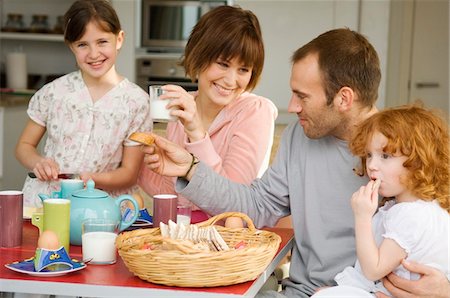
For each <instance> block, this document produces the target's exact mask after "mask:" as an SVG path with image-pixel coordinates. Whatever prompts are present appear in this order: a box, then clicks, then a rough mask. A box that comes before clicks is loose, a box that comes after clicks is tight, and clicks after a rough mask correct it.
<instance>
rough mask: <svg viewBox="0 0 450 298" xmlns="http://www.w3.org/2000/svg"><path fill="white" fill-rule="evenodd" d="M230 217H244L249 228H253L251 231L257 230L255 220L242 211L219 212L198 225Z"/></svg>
mask: <svg viewBox="0 0 450 298" xmlns="http://www.w3.org/2000/svg"><path fill="white" fill-rule="evenodd" d="M228 217H239V218H241V219H243V220H244V221H245V222H246V223H247V227H248V229H249V230H251V231H254V230H256V228H255V225H254V224H253V221H252V220H251V218H250V217H248V215H247V214H245V213H241V212H224V213H221V214H218V215H216V216H213V217H211V218H209V219H208V220H206V221H203V222H200V223H198V224H197V225H198V226H199V227H203V226H212V225H214V224H215V223H216V222H218V221H219V220H221V219H224V218H228Z"/></svg>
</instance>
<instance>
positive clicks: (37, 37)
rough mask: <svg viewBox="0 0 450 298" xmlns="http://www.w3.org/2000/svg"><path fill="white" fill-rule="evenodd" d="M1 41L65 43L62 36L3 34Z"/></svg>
mask: <svg viewBox="0 0 450 298" xmlns="http://www.w3.org/2000/svg"><path fill="white" fill-rule="evenodd" d="M0 39H4V40H6V39H9V40H32V41H56V42H64V36H63V35H62V34H43V33H16V32H2V34H0Z"/></svg>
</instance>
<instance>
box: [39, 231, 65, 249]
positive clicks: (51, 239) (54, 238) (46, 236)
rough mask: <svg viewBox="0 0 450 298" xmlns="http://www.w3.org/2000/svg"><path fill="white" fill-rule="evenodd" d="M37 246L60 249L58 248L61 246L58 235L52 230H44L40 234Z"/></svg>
mask: <svg viewBox="0 0 450 298" xmlns="http://www.w3.org/2000/svg"><path fill="white" fill-rule="evenodd" d="M37 247H38V248H43V249H47V250H58V248H60V247H61V246H60V244H59V240H58V235H56V233H55V232H53V231H51V230H46V231H44V232H42V234H41V235H40V236H39V239H38V243H37Z"/></svg>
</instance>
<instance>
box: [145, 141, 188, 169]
mask: <svg viewBox="0 0 450 298" xmlns="http://www.w3.org/2000/svg"><path fill="white" fill-rule="evenodd" d="M153 136H154V137H155V143H154V145H151V146H144V148H143V151H144V153H145V156H144V163H145V164H146V166H147V167H148V168H149V169H150V170H152V171H154V172H155V173H158V174H160V175H163V176H171V177H183V176H184V175H185V174H186V172H187V171H188V169H189V167H190V166H191V163H192V155H191V154H190V153H189V152H187V151H186V150H185V149H183V148H182V147H180V146H178V145H177V144H175V143H172V142H171V141H169V140H167V139H165V138H163V137H160V136H158V135H153ZM191 172H193V171H191Z"/></svg>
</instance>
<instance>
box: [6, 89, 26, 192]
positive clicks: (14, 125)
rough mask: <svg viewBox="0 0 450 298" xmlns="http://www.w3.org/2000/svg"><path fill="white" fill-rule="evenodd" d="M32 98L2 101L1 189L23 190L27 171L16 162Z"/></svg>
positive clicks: (23, 97) (21, 97) (10, 97)
mask: <svg viewBox="0 0 450 298" xmlns="http://www.w3.org/2000/svg"><path fill="white" fill-rule="evenodd" d="M29 98H30V96H12V95H11V96H8V95H5V94H3V93H2V94H1V99H0V189H1V190H6V189H9V190H21V189H22V186H23V182H24V181H25V176H26V174H27V170H26V169H25V168H24V167H23V166H22V165H21V164H20V163H19V162H18V161H17V160H16V158H15V154H14V150H15V147H16V143H17V140H18V138H19V136H20V134H21V133H22V130H23V128H24V127H25V124H26V122H27V120H28V115H27V112H26V111H27V105H28V100H29Z"/></svg>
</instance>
